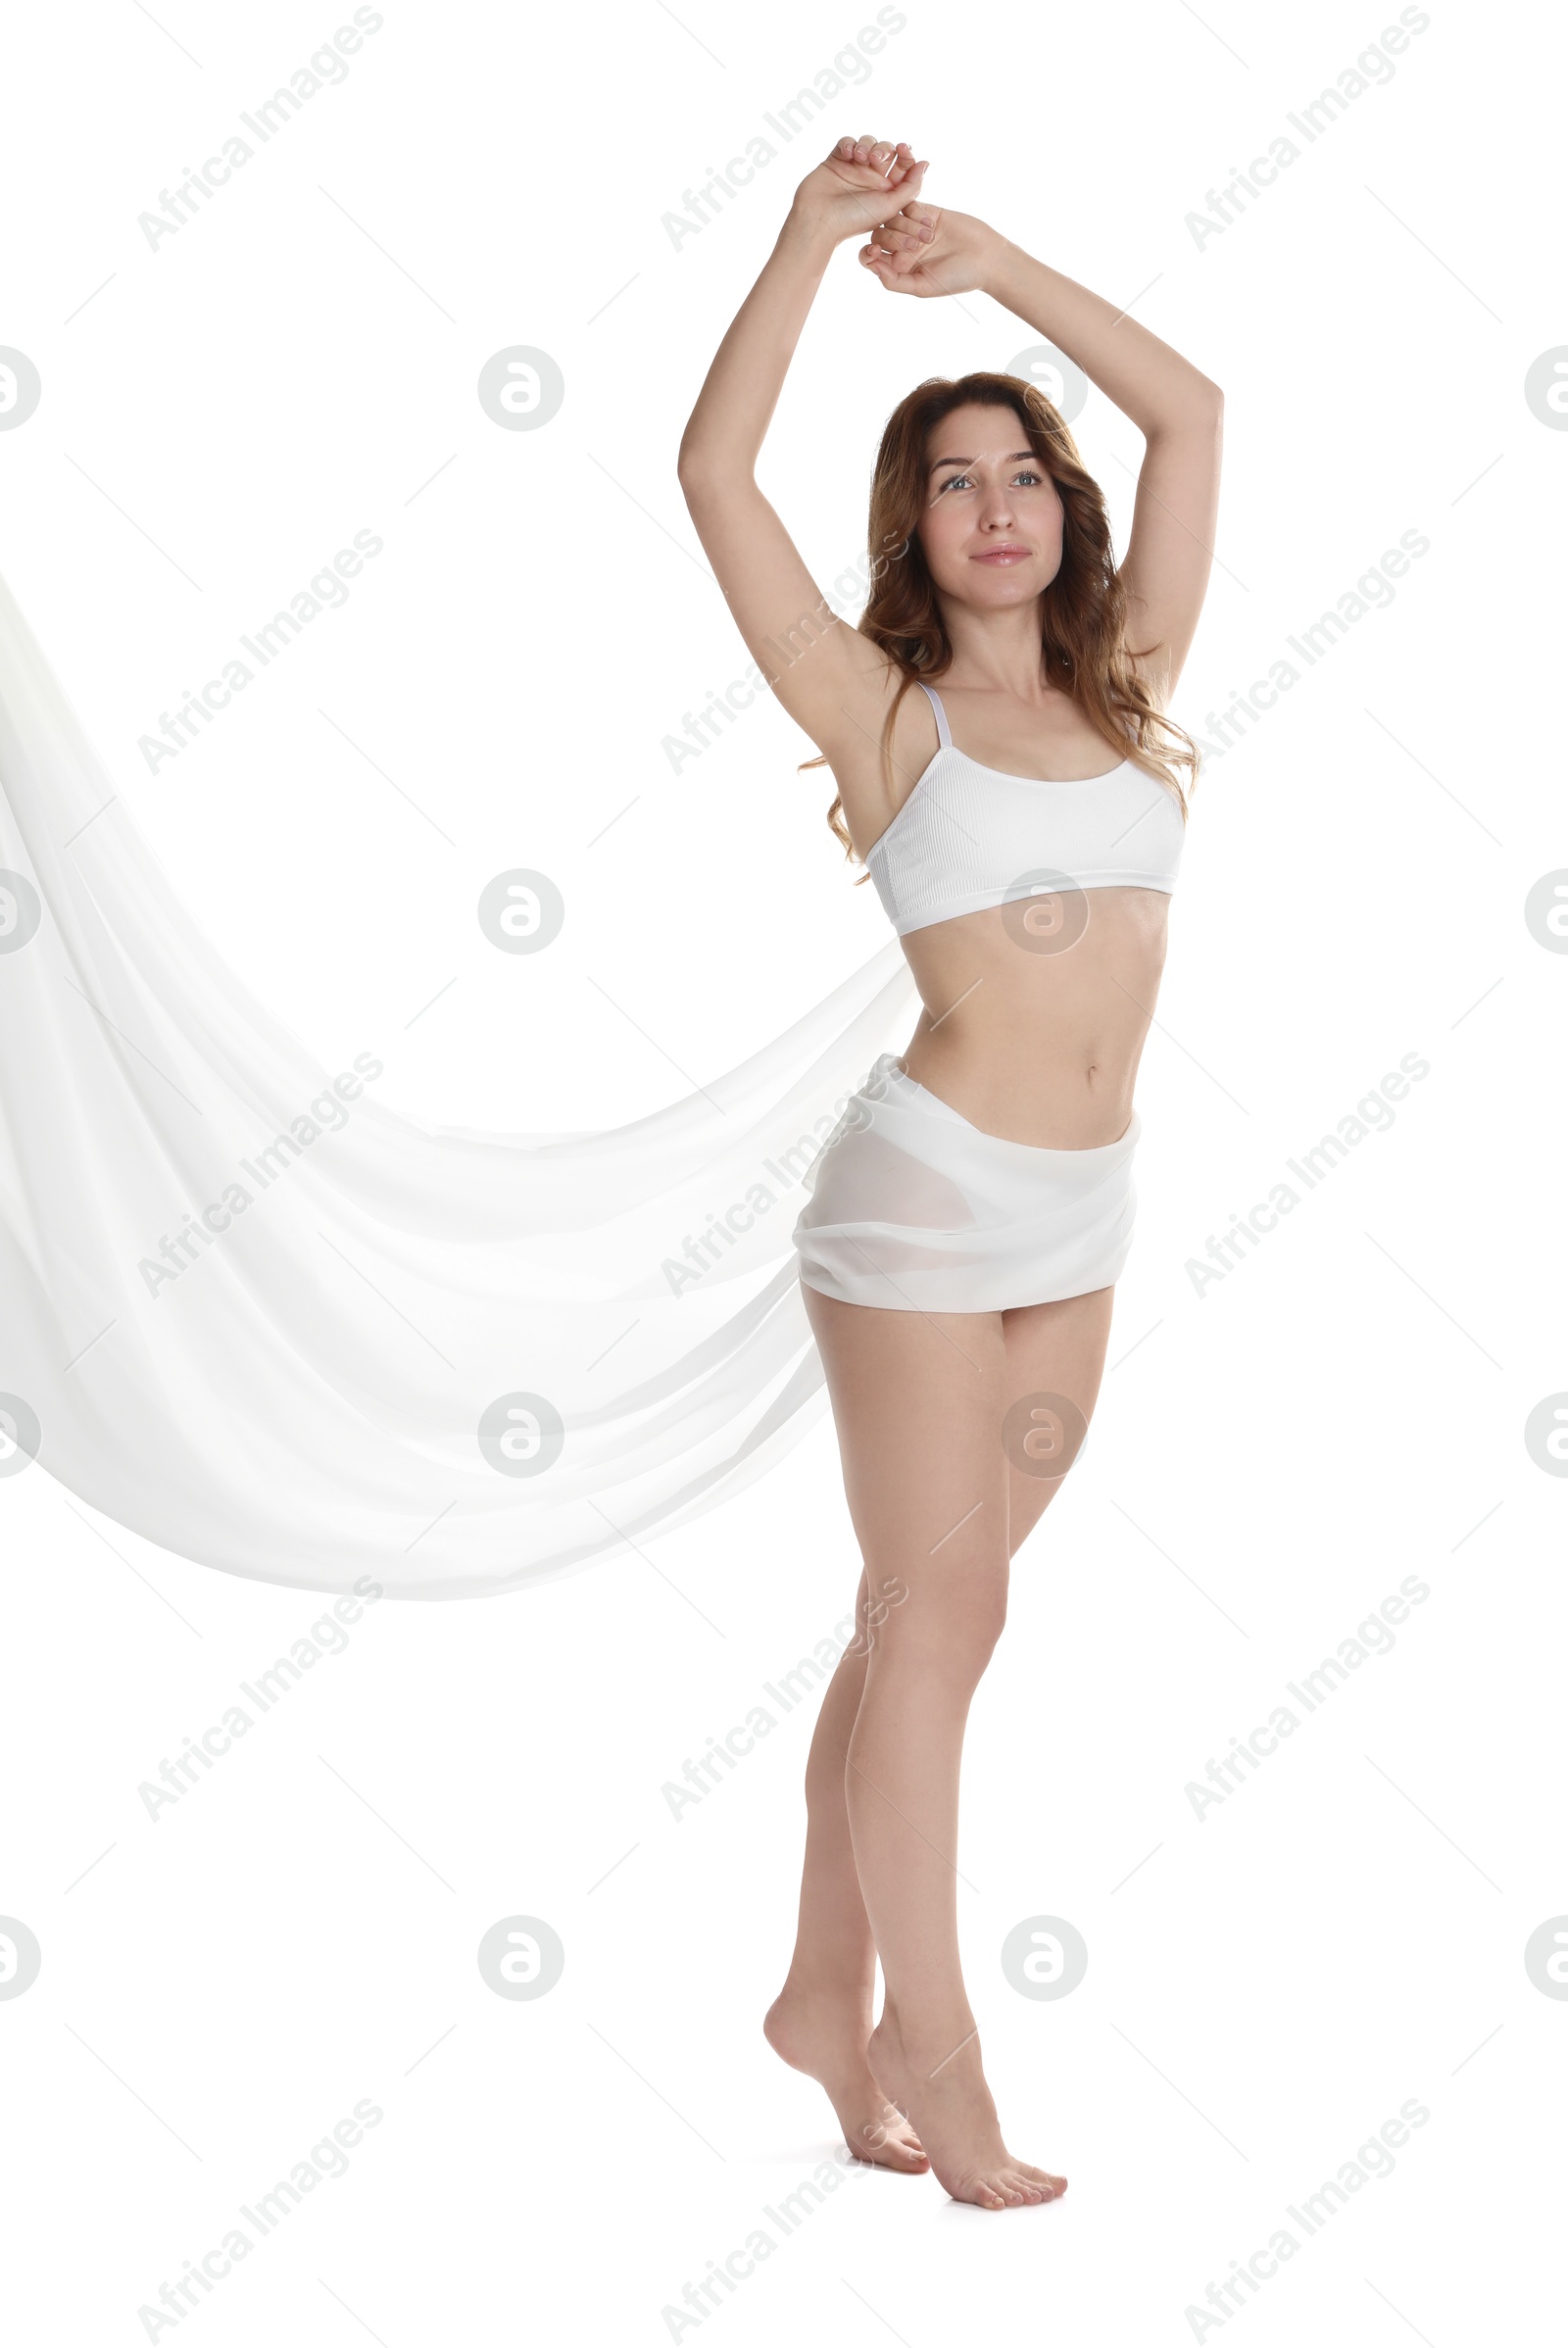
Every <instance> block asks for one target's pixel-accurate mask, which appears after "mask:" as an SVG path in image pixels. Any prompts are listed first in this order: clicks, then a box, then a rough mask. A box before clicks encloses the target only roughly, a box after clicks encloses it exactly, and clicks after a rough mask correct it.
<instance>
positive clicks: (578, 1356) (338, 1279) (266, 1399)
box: [0, 581, 918, 1598]
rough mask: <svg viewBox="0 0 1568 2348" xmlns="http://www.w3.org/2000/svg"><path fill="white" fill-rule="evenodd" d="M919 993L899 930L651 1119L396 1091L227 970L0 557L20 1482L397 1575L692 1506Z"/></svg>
mask: <svg viewBox="0 0 1568 2348" xmlns="http://www.w3.org/2000/svg"><path fill="white" fill-rule="evenodd" d="M917 1001H918V998H917V996H916V993H915V988H914V982H913V980H912V979H911V978H910V976H909V973H908V969H907V965H906V963H905V960H904V956H903V954H902V952H901V950H900V949H899V947H898V945H897V943H896V942H895V941H893V940H889V941H888V942H887V944H886V945H885V946H884V947H883V948H882V949H881V951H880V952H879V953H878V954H875V955H873V956H872V958H871V959H870V960H869V961H868V962H867V963H866V964H865V965H864V966H863V968H861V969H859V970H857V971H856V972H854V973H853V974H852V975H851V976H850V977H849V978H847V979H845V980H844V981H843V983H842V984H841V985H839V986H837V987H835V988H834V989H833V990H832V991H831V993H829V994H828V995H826V996H825V997H824V998H823V1000H822V1001H821V1002H820V1003H816V1004H815V1005H814V1006H813V1007H811V1008H810V1009H809V1010H807V1011H805V1012H804V1013H803V1014H802V1016H801V1017H800V1018H799V1019H797V1020H796V1021H795V1022H794V1023H793V1024H792V1025H791V1026H790V1027H788V1028H787V1029H786V1030H785V1031H784V1033H783V1034H782V1035H779V1036H777V1037H775V1038H774V1039H773V1040H772V1041H771V1042H769V1043H765V1044H763V1045H762V1046H761V1047H760V1049H759V1050H758V1051H757V1052H754V1053H753V1054H752V1055H751V1056H750V1057H749V1058H747V1059H745V1060H743V1061H742V1062H741V1063H740V1065H739V1066H737V1067H734V1068H731V1069H729V1070H727V1071H725V1072H724V1073H722V1074H720V1075H717V1076H714V1077H711V1078H710V1079H709V1080H708V1082H707V1083H706V1084H705V1085H703V1086H702V1087H701V1088H700V1089H699V1090H698V1091H696V1092H692V1093H690V1094H688V1095H687V1096H686V1097H685V1098H684V1099H681V1100H677V1101H672V1102H670V1104H669V1105H668V1106H667V1107H665V1108H662V1109H660V1110H658V1111H657V1112H656V1113H654V1114H653V1115H651V1116H645V1117H641V1118H639V1119H637V1121H636V1122H635V1123H632V1124H625V1125H619V1126H616V1125H614V1124H613V1123H610V1122H608V1121H607V1123H606V1125H605V1126H604V1127H603V1128H602V1129H600V1128H596V1129H595V1130H592V1131H587V1132H572V1133H532V1134H526V1133H525V1134H507V1133H483V1132H472V1131H467V1130H463V1129H458V1128H451V1127H439V1126H434V1125H430V1124H427V1123H425V1122H423V1121H422V1120H420V1119H419V1118H417V1117H415V1116H411V1115H407V1114H405V1113H403V1112H401V1111H399V1110H397V1109H394V1108H392V1107H390V1106H388V1105H386V1104H385V1103H384V1102H383V1101H381V1100H379V1099H377V1098H376V1088H375V1085H374V1084H373V1083H370V1084H368V1085H367V1083H366V1081H365V1080H364V1075H363V1072H362V1074H361V1076H359V1077H350V1078H349V1081H348V1082H347V1083H342V1082H341V1081H340V1079H339V1078H337V1077H335V1076H334V1072H333V1071H332V1070H330V1069H327V1068H325V1067H323V1066H322V1065H321V1063H320V1062H319V1060H318V1059H316V1058H315V1057H314V1055H313V1054H312V1053H311V1052H308V1051H307V1050H306V1049H305V1047H304V1046H303V1045H302V1044H300V1043H299V1042H298V1041H297V1040H296V1039H295V1037H294V1036H292V1035H291V1034H290V1033H289V1032H288V1031H287V1030H286V1029H285V1028H283V1027H282V1026H281V1025H280V1024H279V1023H278V1022H277V1020H275V1019H274V1018H273V1017H272V1016H271V1015H270V1013H269V1012H268V1011H267V1010H266V1009H265V1008H264V1007H263V1005H262V1004H261V1003H258V1002H257V1000H256V999H255V998H254V996H252V995H251V994H250V993H249V992H248V991H247V989H246V988H245V987H244V985H243V984H242V983H241V982H240V980H239V979H238V978H237V977H236V976H235V974H234V972H233V971H232V970H230V969H229V968H228V967H227V966H226V964H225V963H224V962H223V960H222V958H221V955H220V954H219V953H218V952H217V950H216V948H215V947H214V946H213V945H212V944H211V942H210V941H209V939H208V938H207V937H206V935H205V934H204V933H203V931H202V930H201V929H200V928H199V927H198V926H197V924H196V923H195V922H194V921H193V920H192V919H191V917H190V915H189V914H188V912H187V911H186V909H185V907H184V905H182V904H181V903H180V901H179V898H178V897H177V896H176V894H175V893H174V891H173V889H172V887H171V885H170V883H169V880H168V879H167V877H166V875H165V874H164V872H163V870H162V868H161V867H160V865H159V864H158V862H157V860H156V858H155V857H154V856H153V855H152V853H151V851H150V850H149V848H148V846H147V844H146V842H145V841H144V840H143V838H142V836H141V834H140V833H139V832H138V830H137V828H136V825H135V823H134V821H133V819H132V817H131V815H130V814H129V812H128V810H127V807H126V798H125V794H124V792H123V789H122V788H121V786H120V784H119V783H118V781H117V778H116V777H114V776H113V775H111V774H110V773H109V772H108V770H107V769H106V768H105V766H104V765H103V763H102V761H101V760H100V759H99V758H98V757H97V755H96V753H95V751H94V750H93V747H92V745H91V743H90V742H89V741H88V739H87V738H86V736H85V734H84V733H83V731H82V728H81V725H80V723H79V721H78V719H77V718H76V715H75V712H74V710H73V708H72V705H71V702H70V700H69V698H68V697H67V695H66V693H65V692H64V690H63V689H62V687H61V685H60V682H59V680H58V679H57V677H56V676H55V674H54V671H53V669H52V668H51V667H50V665H49V663H48V661H47V660H46V659H45V658H44V656H43V654H42V652H41V651H40V649H39V647H38V645H37V643H36V641H35V639H34V638H33V636H32V633H31V631H30V630H29V629H28V627H27V625H26V623H25V620H24V618H23V616H22V614H21V612H20V611H18V609H17V606H16V604H15V602H14V600H13V598H12V596H11V594H10V591H9V589H7V587H6V586H5V585H4V582H3V581H0V1479H3V1478H4V1477H6V1476H8V1475H11V1474H14V1473H17V1472H19V1471H20V1470H22V1469H25V1468H26V1467H27V1466H28V1464H29V1462H30V1461H31V1460H33V1459H36V1461H37V1463H38V1467H39V1469H40V1471H46V1472H47V1473H48V1474H49V1475H51V1476H53V1477H54V1478H56V1479H57V1480H58V1481H59V1482H60V1483H61V1484H62V1485H64V1486H66V1487H67V1488H68V1489H69V1490H70V1491H71V1492H74V1493H75V1494H77V1495H78V1496H79V1497H80V1498H81V1499H82V1500H83V1501H85V1502H87V1503H88V1504H89V1505H90V1506H91V1507H93V1508H95V1509H99V1510H101V1511H102V1512H103V1514H104V1515H105V1516H107V1517H111V1518H114V1519H116V1520H117V1521H118V1522H119V1523H120V1524H122V1525H125V1526H128V1527H130V1528H131V1529H132V1530H133V1531H135V1532H137V1533H139V1534H141V1535H143V1536H145V1538H146V1539H147V1540H149V1541H156V1542H159V1543H161V1544H162V1545H163V1546H164V1547H165V1548H167V1549H170V1550H172V1551H175V1552H177V1553H178V1554H179V1555H181V1556H184V1557H189V1558H193V1559H195V1560H197V1561H198V1562H200V1563H202V1564H205V1565H209V1566H214V1567H217V1568H220V1569H221V1570H222V1571H223V1572H226V1573H233V1574H244V1575H250V1576H253V1577H255V1578H256V1579H258V1580H262V1581H269V1582H275V1583H280V1584H286V1585H292V1586H293V1587H295V1588H299V1589H306V1590H338V1591H345V1590H349V1589H350V1588H351V1587H352V1585H353V1584H354V1582H355V1580H356V1577H357V1576H360V1575H362V1574H366V1573H370V1574H373V1575H374V1577H375V1578H376V1579H377V1580H378V1581H379V1582H380V1583H381V1584H382V1586H383V1588H384V1589H385V1590H387V1592H388V1594H389V1595H391V1596H395V1597H408V1598H448V1597H452V1598H456V1597H476V1596H483V1595H488V1594H490V1593H492V1592H495V1591H500V1590H515V1589H518V1588H520V1587H522V1586H524V1585H527V1584H529V1583H533V1582H538V1581H543V1580H547V1579H549V1578H551V1577H553V1576H555V1575H558V1574H564V1573H568V1572H571V1571H573V1570H574V1569H576V1568H578V1567H580V1566H583V1565H586V1564H588V1563H589V1562H590V1561H592V1560H593V1559H595V1558H599V1557H604V1556H610V1555H613V1554H615V1553H617V1552H619V1553H622V1554H625V1553H626V1548H627V1542H628V1541H643V1540H646V1539H647V1538H648V1537H649V1536H651V1535H654V1534H657V1533H660V1532H663V1531H669V1530H672V1529H673V1528H674V1527H676V1526H678V1525H681V1524H684V1523H686V1522H687V1521H688V1520H689V1519H691V1518H693V1517H695V1516H697V1515H699V1514H701V1513H702V1512H703V1511H704V1510H706V1509H709V1508H711V1507H713V1506H714V1505H716V1504H717V1503H718V1502H720V1501H722V1500H723V1499H725V1498H727V1497H728V1496H729V1495H730V1494H732V1493H735V1492H740V1491H741V1490H742V1489H743V1488H744V1487H745V1486H746V1485H748V1484H749V1483H751V1482H752V1481H754V1479H756V1478H757V1477H758V1476H760V1475H761V1474H763V1473H764V1472H765V1471H766V1470H768V1469H769V1468H771V1467H773V1466H774V1465H776V1463H777V1462H778V1461H779V1460H780V1459H781V1458H782V1457H783V1456H784V1455H785V1454H786V1453H787V1452H788V1451H789V1450H790V1449H791V1448H792V1447H793V1446H794V1444H795V1443H796V1442H797V1441H798V1440H799V1438H800V1437H801V1436H802V1435H803V1434H804V1433H805V1432H806V1430H807V1428H808V1427H809V1426H810V1425H811V1424H812V1422H813V1421H814V1420H815V1419H816V1418H817V1416H818V1415H819V1413H820V1411H821V1410H822V1409H823V1408H824V1407H825V1402H826V1396H825V1394H824V1392H823V1389H822V1383H821V1380H822V1373H821V1364H820V1361H819V1359H818V1357H817V1353H816V1348H815V1345H814V1343H813V1341H812V1338H811V1334H810V1329H809V1323H808V1322H807V1319H806V1313H805V1307H804V1304H803V1302H802V1299H801V1295H800V1288H799V1280H798V1272H797V1267H796V1262H795V1257H794V1251H793V1247H792V1245H791V1239H790V1226H791V1223H792V1221H793V1218H794V1215H795V1212H796V1209H797V1207H798V1204H799V1201H800V1198H801V1196H802V1193H801V1180H802V1177H803V1175H804V1173H805V1171H806V1169H807V1167H808V1165H809V1162H810V1160H811V1158H812V1156H813V1155H814V1153H815V1152H816V1151H817V1150H819V1149H820V1147H821V1145H822V1143H823V1141H824V1140H825V1139H826V1137H827V1135H828V1133H829V1132H830V1131H831V1130H832V1128H833V1125H834V1123H835V1121H836V1119H837V1118H838V1116H839V1115H840V1113H841V1112H842V1110H843V1108H844V1106H845V1104H846V1102H847V1101H848V1100H849V1099H850V1097H851V1096H852V1094H853V1093H854V1092H855V1090H856V1089H857V1087H858V1085H859V1084H860V1083H861V1082H862V1081H863V1080H864V1077H865V1072H866V1070H867V1068H868V1067H869V1066H870V1065H871V1063H872V1061H873V1060H874V1058H875V1056H876V1054H877V1053H878V1052H881V1051H882V1050H883V1049H884V1048H885V1047H886V1046H887V1045H888V1044H889V1043H890V1042H892V1041H893V1040H894V1039H895V1037H896V1036H898V1035H900V1034H904V1035H907V1033H908V1028H909V1022H910V1018H911V1015H912V1013H913V1011H914V1009H915V1007H916V1004H917ZM364 1056H365V1057H366V1058H367V1059H368V1058H369V1056H370V1055H368V1054H367V1055H364ZM372 1064H373V1063H372ZM609 1105H611V1106H612V1107H613V1104H609ZM737 1201H741V1202H745V1207H744V1211H737V1203H736V1202H737ZM694 1234H695V1235H697V1236H696V1238H695V1240H693V1239H692V1238H691V1237H690V1235H694Z"/></svg>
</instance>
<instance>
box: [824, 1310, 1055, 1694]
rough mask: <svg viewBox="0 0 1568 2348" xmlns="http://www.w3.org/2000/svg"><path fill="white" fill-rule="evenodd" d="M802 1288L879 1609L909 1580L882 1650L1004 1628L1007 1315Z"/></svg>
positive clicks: (892, 1611) (890, 1614)
mask: <svg viewBox="0 0 1568 2348" xmlns="http://www.w3.org/2000/svg"><path fill="white" fill-rule="evenodd" d="M801 1295H802V1296H803V1298H804V1300H805V1303H806V1310H807V1317H808V1318H809V1322H810V1324H811V1330H812V1334H813V1336H814V1337H815V1339H816V1344H817V1350H818V1352H819V1353H820V1354H821V1357H822V1367H823V1371H824V1374H825V1376H826V1380H827V1389H828V1397H829V1399H830V1401H831V1402H832V1405H833V1419H834V1424H835V1427H836V1428H837V1431H838V1439H839V1451H840V1456H841V1458H842V1461H843V1467H844V1491H845V1496H846V1498H847V1500H848V1502H849V1508H850V1518H851V1522H852V1523H853V1525H854V1527H855V1533H856V1538H857V1540H858V1542H859V1544H860V1552H861V1555H862V1557H863V1558H864V1560H865V1570H866V1576H867V1582H868V1585H869V1594H870V1600H871V1604H872V1606H873V1608H877V1606H878V1598H879V1595H880V1596H881V1597H882V1598H884V1599H886V1598H887V1597H888V1594H889V1593H888V1591H887V1590H886V1588H885V1586H886V1585H887V1584H888V1583H890V1582H891V1583H892V1584H894V1585H895V1586H896V1588H895V1591H894V1593H893V1595H892V1602H891V1603H890V1604H889V1605H888V1608H887V1612H886V1615H885V1617H884V1620H883V1622H882V1625H881V1627H880V1629H879V1630H878V1631H877V1633H876V1635H875V1641H874V1645H873V1652H875V1649H876V1647H877V1646H882V1647H884V1648H891V1647H896V1646H907V1645H908V1644H909V1643H910V1642H913V1643H914V1644H916V1645H923V1644H926V1643H928V1641H930V1640H938V1641H940V1640H941V1639H943V1638H946V1637H950V1636H952V1634H953V1631H954V1628H955V1627H956V1626H959V1625H964V1624H967V1625H968V1626H969V1627H971V1628H972V1629H973V1631H974V1632H975V1633H976V1635H977V1637H979V1638H985V1637H994V1636H995V1632H996V1630H997V1629H998V1628H1000V1623H1001V1618H1002V1613H1003V1611H1004V1610H1005V1601H1006V1578H1007V1554H1008V1547H1007V1508H1008V1490H1007V1486H1008V1474H1009V1471H1008V1467H1007V1461H1006V1457H1005V1452H1004V1450H1003V1446H1002V1437H1001V1425H1002V1419H1003V1415H1004V1412H1005V1408H1006V1395H1007V1380H1008V1374H1009V1373H1008V1364H1007V1355H1006V1347H1005V1341H1004V1336H1003V1315H1002V1314H1001V1313H998V1312H978V1313H920V1312H896V1311H893V1310H891V1309H887V1308H883V1307H881V1306H877V1305H869V1304H845V1303H843V1302H841V1301H840V1300H839V1298H837V1297H836V1296H823V1295H822V1294H821V1293H820V1292H819V1291H818V1290H816V1289H813V1288H811V1287H809V1285H808V1284H806V1283H805V1282H803V1283H802V1287H801Z"/></svg>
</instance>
